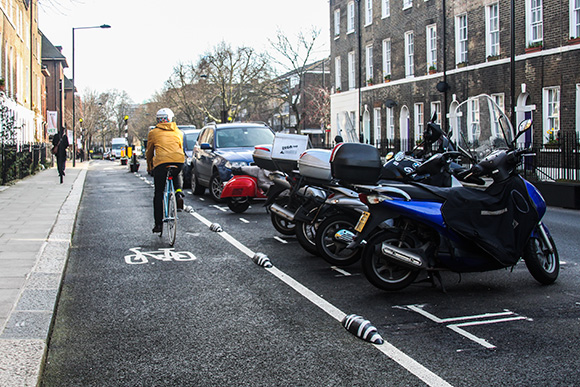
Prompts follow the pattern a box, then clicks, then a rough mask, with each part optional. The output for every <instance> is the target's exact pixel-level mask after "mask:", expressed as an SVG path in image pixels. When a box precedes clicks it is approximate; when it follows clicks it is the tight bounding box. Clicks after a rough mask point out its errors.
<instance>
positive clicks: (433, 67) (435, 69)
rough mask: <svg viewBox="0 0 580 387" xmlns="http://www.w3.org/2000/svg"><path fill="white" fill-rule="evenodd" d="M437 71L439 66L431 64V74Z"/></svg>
mask: <svg viewBox="0 0 580 387" xmlns="http://www.w3.org/2000/svg"><path fill="white" fill-rule="evenodd" d="M436 72H437V67H435V66H434V65H431V66H429V74H435V73H436Z"/></svg>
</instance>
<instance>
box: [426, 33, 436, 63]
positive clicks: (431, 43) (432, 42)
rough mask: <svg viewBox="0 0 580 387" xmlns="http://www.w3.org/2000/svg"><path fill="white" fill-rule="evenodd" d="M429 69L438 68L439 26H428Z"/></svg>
mask: <svg viewBox="0 0 580 387" xmlns="http://www.w3.org/2000/svg"><path fill="white" fill-rule="evenodd" d="M426 33H427V42H426V46H427V69H429V70H431V69H435V70H437V26H436V25H435V24H432V25H430V26H427V31H426Z"/></svg>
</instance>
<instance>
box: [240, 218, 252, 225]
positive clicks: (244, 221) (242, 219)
mask: <svg viewBox="0 0 580 387" xmlns="http://www.w3.org/2000/svg"><path fill="white" fill-rule="evenodd" d="M240 221H241V222H242V223H246V224H247V223H250V221H249V220H247V219H244V218H240Z"/></svg>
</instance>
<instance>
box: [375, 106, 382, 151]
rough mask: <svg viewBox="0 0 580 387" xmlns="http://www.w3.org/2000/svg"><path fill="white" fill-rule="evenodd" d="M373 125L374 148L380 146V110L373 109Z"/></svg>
mask: <svg viewBox="0 0 580 387" xmlns="http://www.w3.org/2000/svg"><path fill="white" fill-rule="evenodd" d="M373 123H374V132H375V146H380V144H381V108H374V110H373Z"/></svg>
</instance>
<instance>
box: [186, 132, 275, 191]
mask: <svg viewBox="0 0 580 387" xmlns="http://www.w3.org/2000/svg"><path fill="white" fill-rule="evenodd" d="M273 141H274V131H273V130H272V129H271V128H270V127H268V126H267V125H265V124H260V123H242V122H240V123H229V124H209V125H207V126H206V127H204V128H203V129H202V132H201V133H200V134H199V137H198V139H197V143H196V145H195V147H194V149H193V160H192V163H191V171H192V172H191V191H192V192H193V193H194V194H195V195H201V194H203V193H204V192H205V189H206V187H207V188H209V192H210V195H211V197H212V199H214V200H215V201H216V202H219V201H220V195H221V191H222V185H223V182H225V181H227V180H229V179H230V178H231V177H232V168H233V167H241V166H246V165H250V164H252V163H253V162H254V160H253V158H252V154H253V152H254V147H255V146H256V145H262V144H272V142H273Z"/></svg>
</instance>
